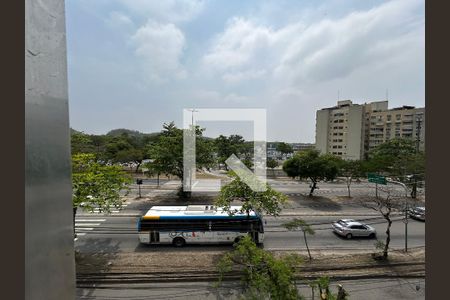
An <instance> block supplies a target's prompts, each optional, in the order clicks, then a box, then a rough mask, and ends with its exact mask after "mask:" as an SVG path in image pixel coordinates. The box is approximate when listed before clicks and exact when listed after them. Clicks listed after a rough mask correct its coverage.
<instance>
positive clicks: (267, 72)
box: [66, 0, 425, 142]
mask: <svg viewBox="0 0 450 300" xmlns="http://www.w3.org/2000/svg"><path fill="white" fill-rule="evenodd" d="M424 6H425V3H424V0H393V1H376V0H364V1H361V0H328V1H322V0H309V1H307V0H292V1H288V0H279V1H264V0H248V1H238V0H229V1H225V0H222V1H219V0H215V1H213V0H165V1H153V0H66V27H67V62H68V80H69V113H70V125H71V127H72V128H74V129H76V130H80V131H83V132H85V133H89V134H105V133H107V132H108V131H110V130H112V129H116V128H127V129H131V130H139V131H141V132H146V133H149V132H157V131H160V130H161V129H162V124H163V123H165V122H166V123H167V122H170V121H174V122H175V123H176V125H178V126H182V117H183V109H186V108H264V109H266V111H267V140H269V141H285V142H314V136H315V116H316V111H317V110H319V109H321V108H324V107H330V106H334V105H336V102H337V100H338V99H340V100H344V99H350V100H352V101H353V102H354V103H364V102H371V101H380V100H385V99H386V97H387V98H388V100H389V107H397V106H402V105H413V106H416V107H423V106H425V70H424V69H425V32H424V31H425V24H424V23H425V16H424V10H425V8H424ZM194 116H195V115H194ZM199 124H200V125H201V126H204V127H205V128H206V131H205V135H207V136H211V137H215V136H217V135H219V134H225V135H229V134H241V135H243V136H244V138H246V139H250V140H251V135H252V132H253V127H252V124H251V122H201V123H199Z"/></svg>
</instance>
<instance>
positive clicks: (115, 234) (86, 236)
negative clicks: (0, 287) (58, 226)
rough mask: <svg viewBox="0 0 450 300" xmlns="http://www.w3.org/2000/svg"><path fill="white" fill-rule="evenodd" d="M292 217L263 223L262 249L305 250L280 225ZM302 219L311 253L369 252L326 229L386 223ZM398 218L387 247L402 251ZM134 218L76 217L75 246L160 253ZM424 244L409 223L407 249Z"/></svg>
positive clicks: (368, 242)
mask: <svg viewBox="0 0 450 300" xmlns="http://www.w3.org/2000/svg"><path fill="white" fill-rule="evenodd" d="M292 218H293V216H289V217H288V216H286V217H277V218H274V217H267V218H266V219H265V220H266V221H267V224H266V225H265V240H264V248H265V249H268V250H305V249H306V248H305V244H304V241H303V237H302V235H301V233H300V232H292V231H287V230H286V229H285V228H284V227H282V226H281V224H282V223H284V222H287V221H289V220H291V219H292ZM300 218H302V219H303V220H305V221H306V222H308V223H309V224H312V227H313V229H314V230H315V231H316V233H315V235H314V236H309V237H308V243H309V246H310V249H313V250H348V251H352V250H355V251H357V250H369V249H374V243H375V241H376V239H368V238H354V239H351V240H347V239H345V238H342V237H340V236H338V235H336V234H334V233H333V232H332V231H331V229H330V224H331V223H332V222H333V221H336V220H338V219H342V218H354V219H358V220H365V222H366V223H368V224H371V225H372V226H373V227H375V229H376V230H377V235H378V239H380V240H384V239H385V237H386V234H385V230H386V222H385V221H384V219H381V218H379V217H378V216H375V215H367V216H357V217H355V216H351V215H341V216H300ZM402 219H403V217H402V216H396V217H394V220H395V221H394V222H393V224H392V227H391V247H392V248H399V249H400V248H403V247H404V243H405V239H404V236H405V235H404V230H405V229H404V228H405V226H404V223H403V222H402ZM136 222H137V217H125V216H120V215H116V216H98V215H96V216H82V217H77V218H76V231H77V233H78V234H80V233H81V234H82V235H79V237H78V239H77V240H76V242H75V247H76V249H77V250H79V251H81V252H89V253H92V252H98V251H104V252H107V251H112V252H135V251H164V250H165V249H167V247H172V246H171V245H167V246H156V247H155V246H150V247H149V246H145V245H140V244H139V241H138V237H137V233H136ZM424 245H425V223H424V222H420V221H415V220H409V223H408V247H419V246H424ZM227 248H229V246H224V245H217V246H204V245H191V246H186V247H185V250H186V251H208V249H210V250H211V249H214V250H217V249H227Z"/></svg>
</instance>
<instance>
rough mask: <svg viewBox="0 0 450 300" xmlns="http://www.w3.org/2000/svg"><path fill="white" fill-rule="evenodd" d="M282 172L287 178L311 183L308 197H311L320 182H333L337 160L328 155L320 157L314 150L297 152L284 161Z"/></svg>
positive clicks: (337, 166)
mask: <svg viewBox="0 0 450 300" xmlns="http://www.w3.org/2000/svg"><path fill="white" fill-rule="evenodd" d="M283 170H284V171H285V172H286V173H287V175H288V176H289V177H292V178H295V177H299V178H300V179H304V178H309V179H310V180H311V182H312V184H311V190H310V192H309V196H310V197H311V196H312V195H313V192H314V190H315V189H316V188H317V182H318V181H320V180H333V179H335V178H336V176H337V174H338V172H339V159H338V158H337V157H336V156H333V155H330V154H323V155H321V154H320V152H319V151H317V150H315V149H308V150H305V151H301V152H297V153H296V154H295V155H294V157H292V158H290V159H288V160H286V161H285V162H284V164H283Z"/></svg>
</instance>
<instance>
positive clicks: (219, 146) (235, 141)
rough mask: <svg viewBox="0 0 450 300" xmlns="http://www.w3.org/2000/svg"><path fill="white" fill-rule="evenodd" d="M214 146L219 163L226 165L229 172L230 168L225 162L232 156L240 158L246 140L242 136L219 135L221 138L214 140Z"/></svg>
mask: <svg viewBox="0 0 450 300" xmlns="http://www.w3.org/2000/svg"><path fill="white" fill-rule="evenodd" d="M214 144H215V149H216V151H217V158H218V162H219V163H220V164H223V165H225V169H226V170H227V171H228V166H227V165H226V164H225V161H226V160H227V159H228V158H229V157H230V156H231V155H232V154H234V155H236V156H237V157H239V156H240V154H241V153H242V152H243V150H244V147H245V140H244V138H243V137H242V136H240V135H237V134H233V135H230V136H229V137H226V136H224V135H219V137H217V138H216V139H215V140H214Z"/></svg>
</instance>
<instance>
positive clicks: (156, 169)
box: [144, 160, 165, 186]
mask: <svg viewBox="0 0 450 300" xmlns="http://www.w3.org/2000/svg"><path fill="white" fill-rule="evenodd" d="M144 167H145V168H147V169H148V171H147V172H146V175H147V176H149V177H151V176H154V175H156V178H157V183H156V184H157V186H159V176H160V175H161V174H163V173H164V171H165V166H164V165H163V164H162V163H161V162H160V161H157V160H152V161H151V162H148V163H145V164H144Z"/></svg>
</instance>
